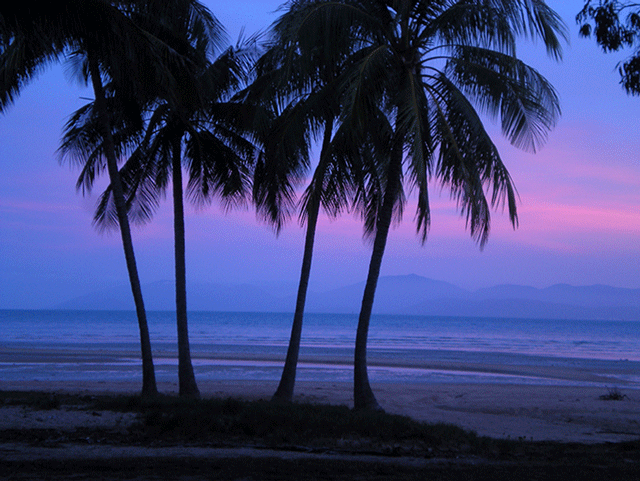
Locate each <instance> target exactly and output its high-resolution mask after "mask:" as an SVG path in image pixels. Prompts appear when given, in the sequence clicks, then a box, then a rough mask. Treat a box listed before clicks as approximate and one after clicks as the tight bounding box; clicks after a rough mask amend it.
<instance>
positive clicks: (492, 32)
mask: <svg viewBox="0 0 640 481" xmlns="http://www.w3.org/2000/svg"><path fill="white" fill-rule="evenodd" d="M294 3H296V4H298V5H304V7H305V8H304V20H303V22H301V28H300V31H301V32H304V37H305V42H318V43H324V44H325V45H326V46H325V48H331V39H332V38H335V37H339V36H341V35H348V36H349V37H350V38H351V41H352V45H353V56H354V61H353V63H352V65H353V68H351V69H350V76H349V77H348V79H347V80H346V81H345V82H344V84H343V90H342V92H341V93H342V99H343V105H342V111H343V115H348V116H349V117H350V118H351V119H352V122H353V128H354V129H357V130H359V131H361V132H363V134H362V135H363V136H364V135H368V137H363V139H367V138H368V139H369V141H370V145H374V144H373V143H371V141H375V139H374V137H375V135H376V132H375V130H373V127H372V125H371V119H378V120H376V126H377V127H379V126H380V125H381V123H380V120H382V119H380V117H379V115H378V114H377V112H381V113H383V114H384V116H385V118H386V123H387V125H388V126H389V133H390V138H389V141H390V145H391V147H390V148H389V150H388V151H387V152H386V153H385V154H386V155H385V160H384V161H381V159H382V157H381V155H382V154H380V153H377V154H376V156H377V157H376V158H377V159H379V161H381V164H380V173H381V175H383V177H382V178H379V179H378V180H377V181H376V182H378V187H379V189H378V190H377V191H376V190H375V189H374V191H376V192H377V194H375V195H374V196H373V197H375V198H377V199H378V202H379V204H375V205H374V206H372V207H371V208H370V209H369V210H368V211H367V215H369V218H368V222H367V226H368V227H369V232H370V234H371V235H372V237H373V250H372V255H371V260H370V265H369V272H368V276H367V281H366V284H365V290H364V295H363V299H362V306H361V311H360V315H359V320H358V329H357V333H356V346H355V359H354V404H355V407H356V408H359V409H361V408H370V409H379V405H378V403H377V401H376V399H375V396H374V394H373V391H372V389H371V386H370V383H369V379H368V373H367V363H366V349H367V337H368V329H369V324H370V318H371V312H372V308H373V301H374V296H375V290H376V285H377V281H378V277H379V274H380V268H381V265H382V258H383V255H384V250H385V246H386V242H387V238H388V233H389V229H390V225H391V222H392V219H393V217H394V213H395V214H396V215H397V216H398V217H399V216H400V215H401V212H402V207H403V205H404V204H405V202H406V196H405V186H407V187H410V188H411V189H413V191H414V192H415V196H416V197H417V210H416V223H417V230H418V233H419V234H420V237H421V239H422V241H423V242H424V241H425V240H426V237H427V233H428V229H429V225H430V209H429V197H428V184H429V181H430V180H431V179H433V180H434V181H436V182H438V183H440V184H442V185H443V186H445V187H447V188H449V189H450V190H451V195H452V197H453V198H454V199H455V200H456V201H457V204H458V207H459V209H460V210H461V212H462V214H463V216H465V218H466V221H467V226H468V228H469V230H470V233H471V235H472V237H473V238H474V240H476V241H477V242H479V244H480V245H481V246H483V245H484V244H485V243H486V241H487V239H488V235H489V228H490V207H491V206H500V205H506V207H507V209H508V212H509V217H510V220H511V222H512V224H513V225H514V227H515V226H516V225H517V213H516V198H515V189H514V187H513V184H512V180H511V178H510V176H509V173H508V172H507V169H506V167H505V166H504V164H503V162H502V159H501V157H500V155H499V153H498V150H497V148H496V147H495V145H494V144H493V142H492V140H491V138H490V137H489V135H488V134H487V132H486V130H485V129H484V126H483V123H482V120H481V118H480V116H479V113H478V110H479V111H481V112H483V113H485V114H489V115H490V116H492V117H495V118H499V119H500V121H501V126H502V130H503V133H504V134H505V135H506V137H507V138H508V139H509V141H510V142H511V143H512V144H514V145H515V146H517V147H520V148H523V149H527V150H531V151H535V150H536V149H537V148H538V147H539V146H540V145H541V144H542V143H543V142H544V140H545V137H546V133H547V132H548V131H549V130H550V129H551V128H552V127H553V125H554V123H555V120H556V119H557V116H558V115H559V112H560V110H559V105H558V99H557V96H556V94H555V92H554V90H553V88H552V87H551V86H550V85H549V83H548V82H547V81H546V80H545V79H544V78H543V77H542V76H541V75H540V74H539V73H538V72H537V71H536V70H534V69H533V68H531V67H529V66H528V65H526V64H525V63H523V62H522V61H520V60H519V59H518V58H517V57H516V55H515V54H516V40H517V39H518V38H519V37H521V36H529V37H534V38H540V39H541V40H542V41H543V43H544V45H545V47H546V48H547V51H548V53H549V54H550V55H551V56H553V57H554V58H559V57H560V55H561V39H562V37H563V36H564V35H565V31H564V26H563V24H562V22H561V20H560V19H559V17H558V16H557V15H556V14H555V12H553V11H552V10H551V9H549V7H548V6H547V5H546V4H545V2H544V1H541V0H493V1H484V0H477V1H474V0H467V1H453V0H449V1H448V0H422V1H420V0H386V1H382V0H377V1H376V0H336V1H331V2H326V1H319V0H315V1H313V0H311V1H299V2H294ZM327 31H330V32H333V33H334V34H333V35H332V36H330V37H329V38H326V37H322V35H324V34H325V33H326V32H327ZM327 43H328V45H327ZM339 43H340V45H342V41H340V42H339ZM367 130H368V132H369V133H368V134H365V133H366V132H367ZM363 142H365V140H363ZM485 190H487V192H488V195H487V194H485Z"/></svg>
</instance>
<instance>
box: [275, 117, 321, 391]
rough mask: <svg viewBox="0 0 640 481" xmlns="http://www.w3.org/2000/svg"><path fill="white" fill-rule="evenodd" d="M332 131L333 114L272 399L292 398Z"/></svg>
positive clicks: (309, 213)
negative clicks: (278, 381) (287, 339)
mask: <svg viewBox="0 0 640 481" xmlns="http://www.w3.org/2000/svg"><path fill="white" fill-rule="evenodd" d="M332 134H333V118H330V119H328V120H327V123H326V125H325V130H324V138H323V139H322V150H321V151H320V163H319V165H318V167H317V168H316V172H315V174H314V178H313V180H312V182H315V181H316V179H320V182H317V185H315V186H314V189H316V191H315V192H314V193H313V194H312V196H313V197H312V199H311V201H310V204H309V208H308V216H307V233H306V236H305V241H304V254H303V256H302V269H301V271H300V282H299V283H298V295H297V297H296V310H295V313H294V314H293V325H292V326H291V337H290V338H289V348H288V349H287V358H286V359H285V362H284V369H283V370H282V377H281V378H280V384H278V389H276V392H275V394H274V395H273V400H274V401H286V402H291V401H292V400H293V390H294V387H295V383H296V370H297V368H298V356H299V354H300V338H301V337H302V319H303V317H304V306H305V303H306V300H307V290H308V288H309V277H310V276H311V261H312V260H313V244H314V241H315V237H316V226H317V224H318V214H319V213H320V198H319V197H320V193H319V191H318V189H321V188H322V182H321V179H322V177H324V171H325V170H326V166H327V163H328V157H327V156H328V155H329V147H330V145H331V136H332Z"/></svg>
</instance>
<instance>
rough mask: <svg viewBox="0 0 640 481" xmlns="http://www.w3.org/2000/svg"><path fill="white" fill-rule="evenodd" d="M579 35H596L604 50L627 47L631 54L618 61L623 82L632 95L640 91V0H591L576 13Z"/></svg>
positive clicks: (611, 50)
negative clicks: (596, 0) (628, 0)
mask: <svg viewBox="0 0 640 481" xmlns="http://www.w3.org/2000/svg"><path fill="white" fill-rule="evenodd" d="M576 21H577V22H578V24H579V25H580V35H582V36H583V37H591V36H592V35H594V36H595V39H596V42H597V43H598V45H600V47H602V49H603V50H604V51H605V52H615V51H619V50H622V49H625V48H631V49H632V50H634V52H633V53H632V55H631V56H630V57H628V58H627V59H626V60H625V61H623V62H620V64H619V65H618V72H619V74H620V79H621V80H620V83H621V84H622V86H623V87H624V89H625V90H626V91H627V93H628V94H630V95H640V3H635V2H621V1H618V0H599V1H598V2H595V1H592V0H588V1H586V2H585V6H584V8H583V9H582V10H581V11H580V13H578V15H577V16H576Z"/></svg>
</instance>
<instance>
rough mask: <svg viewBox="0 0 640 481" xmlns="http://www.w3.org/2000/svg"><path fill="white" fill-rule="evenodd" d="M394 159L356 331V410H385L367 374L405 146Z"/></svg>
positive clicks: (354, 381) (394, 154)
mask: <svg viewBox="0 0 640 481" xmlns="http://www.w3.org/2000/svg"><path fill="white" fill-rule="evenodd" d="M391 155H392V158H391V162H390V164H389V168H388V178H387V186H386V190H385V194H384V199H383V202H382V207H381V208H380V214H379V217H378V222H377V225H376V236H375V239H374V241H373V252H372V253H371V261H370V262H369V273H368V275H367V282H366V284H365V288H364V295H363V296H362V306H361V308H360V317H359V319H358V328H357V331H356V346H355V356H354V362H353V403H354V409H371V410H382V408H381V407H380V405H379V404H378V401H377V400H376V397H375V396H374V394H373V391H372V389H371V384H370V383H369V374H368V373H367V339H368V337H369V323H370V320H371V312H372V310H373V301H374V297H375V293H376V287H377V285H378V278H379V277H380V267H381V265H382V257H383V256H384V250H385V247H386V245H387V237H388V235H389V227H390V226H391V219H392V217H393V208H394V205H395V202H396V199H397V197H398V192H399V188H400V181H401V180H400V176H401V173H402V149H400V148H396V149H395V151H394V152H393V153H392V154H391Z"/></svg>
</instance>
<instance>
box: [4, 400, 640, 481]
mask: <svg viewBox="0 0 640 481" xmlns="http://www.w3.org/2000/svg"><path fill="white" fill-rule="evenodd" d="M10 412H12V413H13V415H16V414H18V415H20V416H23V417H21V418H18V421H19V420H20V419H24V422H20V421H19V422H18V423H17V424H16V425H14V426H13V427H7V426H9V425H8V424H7V423H5V424H4V426H5V427H4V428H1V429H0V479H3V480H4V479H7V480H26V479H30V480H31V479H47V480H67V479H70V480H89V479H91V480H93V479H104V480H116V479H117V480H120V479H126V480H205V479H212V480H243V481H248V480H320V479H322V480H325V479H335V480H383V479H384V480H401V479H402V480H461V481H462V480H464V481H468V480H491V481H501V480H505V481H506V480H509V481H512V480H515V481H526V480H562V481H566V480H571V481H573V480H608V481H626V480H629V481H630V480H633V481H638V480H640V440H638V441H632V442H624V443H605V444H591V445H584V444H575V443H574V444H566V443H564V444H563V443H553V442H527V441H524V440H513V441H508V440H495V439H490V438H484V437H478V436H476V435H475V434H474V433H470V432H467V431H463V430H462V429H460V428H457V427H455V426H451V425H430V424H425V423H418V422H415V421H413V420H411V419H409V418H405V417H402V416H394V415H388V414H383V413H361V412H353V411H351V410H349V409H347V408H346V407H343V406H342V407H340V406H317V405H299V404H280V405H278V404H273V403H270V402H247V401H239V400H231V399H227V400H203V401H191V402H183V401H179V400H176V399H171V398H163V399H160V400H156V401H153V402H142V401H141V400H140V399H139V398H136V397H124V396H121V397H117V396H115V397H94V396H91V397H89V396H56V395H51V394H47V393H24V392H22V393H20V392H2V391H0V416H3V413H4V414H5V416H8V414H9V413H10ZM114 412H118V413H121V414H122V413H126V415H127V416H130V417H129V418H127V419H131V420H132V421H131V422H127V423H124V422H120V423H118V424H114V425H108V423H103V424H101V425H87V424H86V423H85V424H81V425H73V426H71V425H70V424H69V423H67V424H66V425H60V426H59V427H56V428H47V429H41V428H38V427H37V426H34V425H33V424H30V423H29V421H28V420H29V419H32V418H33V416H32V415H33V414H34V413H36V416H37V418H39V419H45V418H47V419H52V418H56V417H58V418H62V417H63V416H68V415H69V414H72V415H73V414H74V413H76V414H82V415H84V416H85V418H87V417H89V418H96V419H105V418H107V417H108V416H109V414H110V413H111V414H113V413H114ZM6 419H7V418H6V417H5V420H6ZM0 424H1V423H0Z"/></svg>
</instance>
